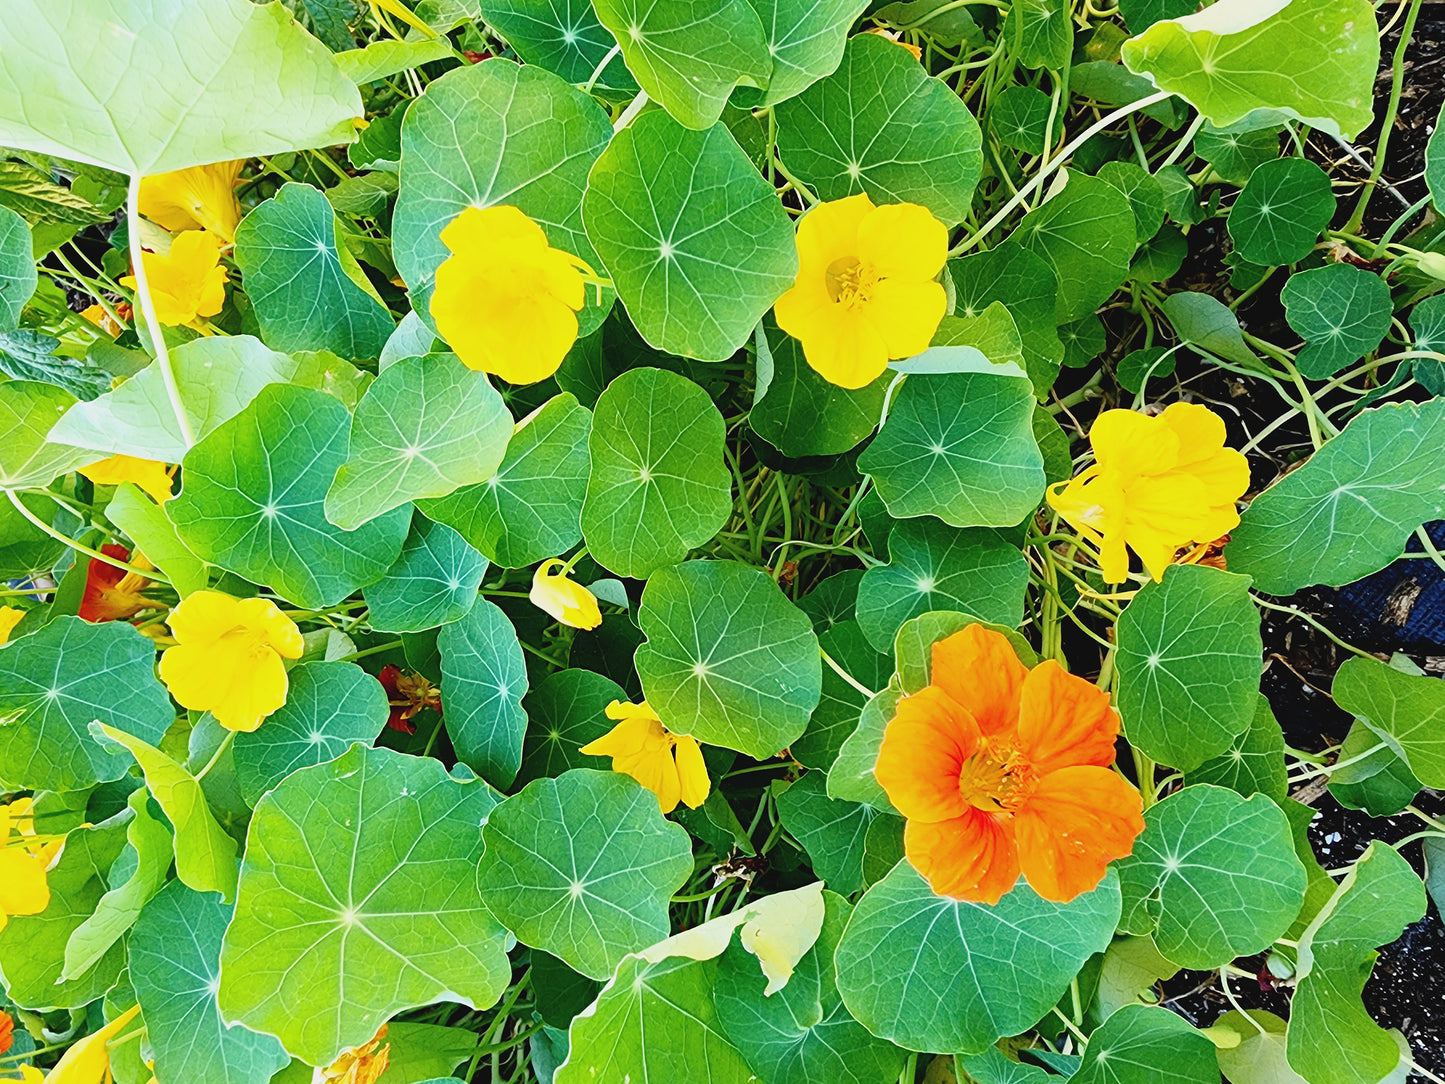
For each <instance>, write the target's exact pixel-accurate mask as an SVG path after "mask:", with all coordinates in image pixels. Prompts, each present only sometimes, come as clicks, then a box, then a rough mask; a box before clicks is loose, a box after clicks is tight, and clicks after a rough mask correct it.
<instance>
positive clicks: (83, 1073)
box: [45, 1005, 140, 1084]
mask: <svg viewBox="0 0 1445 1084" xmlns="http://www.w3.org/2000/svg"><path fill="white" fill-rule="evenodd" d="M138 1012H140V1006H139V1005H132V1006H131V1007H130V1008H129V1009H127V1010H126V1011H125V1012H123V1013H121V1014H120V1015H119V1016H117V1017H116V1018H115V1019H114V1020H112V1021H111V1022H110V1023H109V1024H106V1025H105V1027H103V1028H101V1029H100V1030H99V1031H95V1032H92V1033H91V1034H89V1035H87V1036H86V1037H85V1038H84V1039H81V1040H80V1042H78V1043H75V1044H74V1045H72V1046H71V1048H70V1049H69V1050H67V1051H66V1052H65V1056H64V1057H62V1058H61V1059H60V1060H59V1061H58V1062H56V1063H55V1068H53V1069H51V1070H50V1072H48V1073H46V1074H45V1084H110V1081H111V1079H112V1078H111V1075H110V1050H109V1049H108V1048H107V1044H108V1043H109V1042H110V1041H111V1040H112V1039H114V1038H115V1037H116V1036H117V1035H119V1034H120V1033H121V1032H122V1031H123V1030H124V1029H125V1026H126V1025H127V1024H129V1023H130V1022H131V1021H132V1020H134V1019H135V1016H136V1013H138Z"/></svg>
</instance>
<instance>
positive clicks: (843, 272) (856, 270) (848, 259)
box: [825, 256, 878, 308]
mask: <svg viewBox="0 0 1445 1084" xmlns="http://www.w3.org/2000/svg"><path fill="white" fill-rule="evenodd" d="M825 278H826V280H827V283H828V296H829V297H830V298H832V299H833V301H834V302H836V303H837V304H839V305H844V306H846V307H848V308H852V307H853V306H855V305H864V304H867V303H868V302H869V301H872V300H873V287H875V286H877V285H878V271H877V270H876V269H875V268H874V266H873V265H872V264H871V263H863V262H862V261H861V260H859V259H857V258H856V257H853V256H844V257H842V258H841V259H837V260H834V261H833V262H832V263H830V264H829V265H828V272H827V275H826V276H825Z"/></svg>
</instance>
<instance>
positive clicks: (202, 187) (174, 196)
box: [136, 159, 246, 242]
mask: <svg viewBox="0 0 1445 1084" xmlns="http://www.w3.org/2000/svg"><path fill="white" fill-rule="evenodd" d="M245 164H246V162H245V160H244V159H240V160H237V161H234V162H215V163H213V164H211V165H209V166H192V167H191V168H190V169H178V170H175V171H174V172H172V173H157V174H156V175H155V176H154V177H146V178H144V179H143V180H142V181H141V183H140V199H139V201H137V203H136V209H137V210H139V211H140V213H141V214H143V215H145V216H146V217H147V218H148V219H150V220H151V221H152V222H154V223H155V224H156V225H157V226H162V227H164V228H165V229H168V230H210V231H211V232H212V233H214V234H217V235H218V236H220V237H223V238H225V240H226V241H227V242H231V241H234V240H235V239H236V225H237V223H239V222H240V221H241V207H240V204H238V203H237V202H236V180H237V178H239V177H240V176H241V167H242V166H244V165H245Z"/></svg>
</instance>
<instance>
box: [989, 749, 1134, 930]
mask: <svg viewBox="0 0 1445 1084" xmlns="http://www.w3.org/2000/svg"><path fill="white" fill-rule="evenodd" d="M1141 806H1142V802H1141V800H1140V798H1139V792H1138V791H1137V790H1135V789H1134V788H1133V787H1132V786H1130V785H1129V783H1128V782H1127V781H1125V780H1124V779H1123V778H1122V777H1121V776H1119V775H1118V774H1116V773H1115V772H1112V771H1110V770H1109V769H1108V768H1096V767H1087V766H1083V767H1074V768H1061V769H1060V770H1059V771H1056V772H1051V773H1050V774H1048V775H1046V776H1044V777H1043V778H1042V779H1040V780H1039V783H1038V787H1037V789H1036V790H1035V791H1034V793H1033V795H1032V796H1031V797H1030V798H1029V800H1028V801H1027V802H1025V803H1024V805H1023V807H1022V808H1020V809H1019V811H1018V812H1017V814H1016V815H1015V817H1014V830H1015V833H1016V836H1017V839H1018V853H1019V863H1020V865H1021V867H1022V869H1023V872H1024V876H1025V877H1027V878H1028V881H1029V884H1030V885H1031V886H1032V887H1033V890H1034V891H1035V892H1037V893H1038V894H1039V895H1040V896H1042V897H1044V899H1046V900H1054V901H1055V902H1057V903H1068V902H1069V901H1070V900H1071V899H1073V898H1074V897H1075V896H1078V895H1081V894H1082V893H1084V892H1090V891H1092V890H1093V889H1094V888H1096V887H1098V884H1099V882H1100V881H1102V880H1103V879H1104V871H1105V869H1106V868H1107V866H1108V864H1109V863H1110V862H1111V861H1113V860H1114V859H1116V858H1123V857H1124V856H1125V855H1127V854H1129V853H1130V852H1131V851H1132V850H1133V849H1134V839H1135V837H1137V836H1138V835H1139V833H1140V832H1142V831H1143V830H1144V818H1143V816H1142V815H1141V812H1140V810H1141Z"/></svg>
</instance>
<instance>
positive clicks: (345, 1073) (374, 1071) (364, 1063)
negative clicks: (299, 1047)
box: [321, 1024, 391, 1084]
mask: <svg viewBox="0 0 1445 1084" xmlns="http://www.w3.org/2000/svg"><path fill="white" fill-rule="evenodd" d="M385 1038H386V1025H385V1024H382V1025H381V1027H380V1028H379V1029H378V1030H377V1032H376V1035H375V1036H373V1037H372V1039H371V1041H370V1042H368V1043H363V1044H362V1045H361V1046H358V1047H357V1048H356V1049H355V1050H348V1051H347V1052H346V1053H344V1054H342V1055H341V1057H339V1058H337V1059H336V1060H335V1061H334V1062H332V1063H331V1064H330V1065H329V1066H328V1067H327V1068H325V1069H323V1070H322V1071H321V1079H322V1080H323V1081H325V1084H376V1079H377V1078H378V1077H380V1076H381V1074H382V1073H384V1072H386V1067H387V1065H388V1063H390V1061H391V1044H390V1043H387V1044H386V1045H385V1046H383V1045H382V1043H381V1040H383V1039H385Z"/></svg>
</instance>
